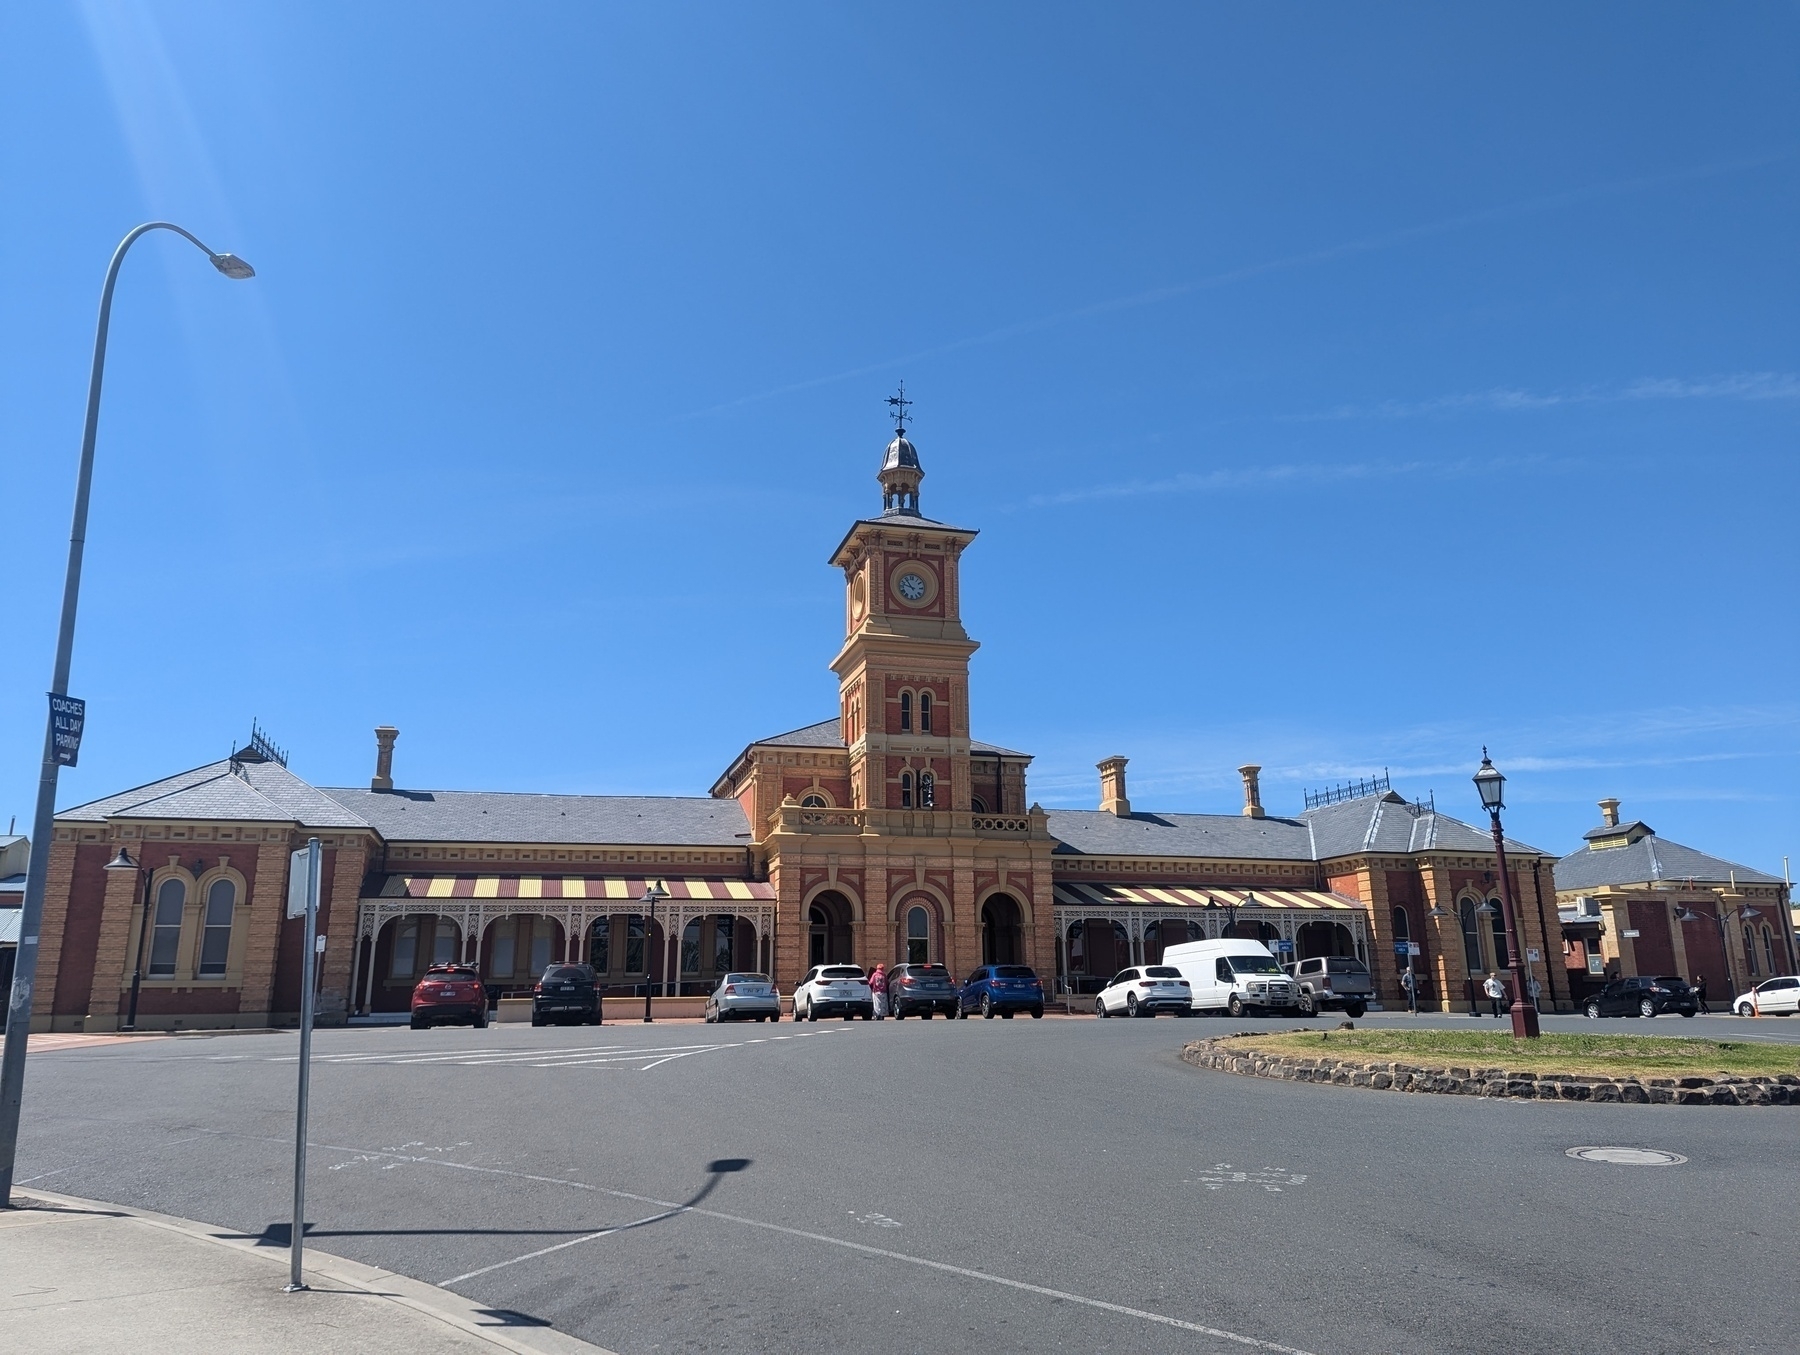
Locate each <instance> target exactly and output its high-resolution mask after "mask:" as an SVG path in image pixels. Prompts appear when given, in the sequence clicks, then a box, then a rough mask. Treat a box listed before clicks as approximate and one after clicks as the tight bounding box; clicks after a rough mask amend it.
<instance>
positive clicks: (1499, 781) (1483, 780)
mask: <svg viewBox="0 0 1800 1355" xmlns="http://www.w3.org/2000/svg"><path fill="white" fill-rule="evenodd" d="M1505 788H1506V778H1505V777H1504V776H1502V775H1501V774H1500V772H1499V769H1498V768H1496V767H1495V766H1494V763H1493V760H1492V759H1491V758H1489V757H1488V750H1487V749H1485V748H1483V749H1482V750H1481V770H1480V771H1478V772H1476V773H1475V790H1476V792H1477V793H1478V794H1479V795H1480V796H1481V807H1482V808H1483V809H1485V810H1487V812H1488V813H1489V814H1498V813H1499V812H1500V811H1501V810H1502V809H1505V808H1506V801H1505V800H1504V799H1502V798H1501V792H1502V791H1503V790H1505Z"/></svg>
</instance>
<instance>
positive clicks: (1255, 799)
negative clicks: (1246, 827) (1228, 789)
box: [1238, 762, 1263, 819]
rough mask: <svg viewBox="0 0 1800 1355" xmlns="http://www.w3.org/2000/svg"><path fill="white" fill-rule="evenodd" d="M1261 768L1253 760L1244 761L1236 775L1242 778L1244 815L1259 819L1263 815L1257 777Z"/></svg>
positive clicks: (1260, 790) (1259, 785)
mask: <svg viewBox="0 0 1800 1355" xmlns="http://www.w3.org/2000/svg"><path fill="white" fill-rule="evenodd" d="M1261 773H1262V768H1261V767H1259V766H1257V765H1256V764H1255V763H1254V762H1246V763H1245V764H1244V765H1243V766H1242V767H1239V768H1238V775H1239V776H1241V777H1243V778H1244V817H1245V818H1247V819H1260V818H1262V817H1263V807H1262V786H1261V784H1260V783H1259V782H1258V781H1257V777H1258V776H1259V775H1260V774H1261Z"/></svg>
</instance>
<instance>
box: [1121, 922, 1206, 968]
mask: <svg viewBox="0 0 1800 1355" xmlns="http://www.w3.org/2000/svg"><path fill="white" fill-rule="evenodd" d="M1205 939H1206V931H1205V929H1204V928H1202V927H1201V925H1200V924H1199V923H1198V922H1191V921H1187V920H1184V919H1182V918H1167V917H1166V918H1164V919H1163V920H1162V921H1160V922H1152V923H1151V924H1150V925H1149V926H1147V927H1145V928H1144V963H1145V964H1161V963H1162V954H1163V949H1164V948H1165V947H1167V946H1179V945H1183V944H1185V943H1186V942H1188V941H1204V940H1205ZM1124 967H1125V966H1124V965H1120V966H1119V969H1123V968H1124ZM1113 972H1114V973H1115V974H1116V973H1118V970H1114V971H1113Z"/></svg>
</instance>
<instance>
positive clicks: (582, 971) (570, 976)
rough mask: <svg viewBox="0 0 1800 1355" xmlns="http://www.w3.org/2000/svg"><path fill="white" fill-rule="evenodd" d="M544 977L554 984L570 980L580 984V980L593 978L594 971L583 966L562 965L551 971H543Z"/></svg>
mask: <svg viewBox="0 0 1800 1355" xmlns="http://www.w3.org/2000/svg"><path fill="white" fill-rule="evenodd" d="M544 977H545V978H547V979H549V980H551V981H552V982H554V983H567V982H569V981H571V980H574V981H575V982H580V981H581V980H582V979H591V978H593V977H594V971H593V970H591V969H589V968H588V967H587V966H586V965H584V964H563V965H556V966H555V967H553V968H551V969H546V970H545V971H544Z"/></svg>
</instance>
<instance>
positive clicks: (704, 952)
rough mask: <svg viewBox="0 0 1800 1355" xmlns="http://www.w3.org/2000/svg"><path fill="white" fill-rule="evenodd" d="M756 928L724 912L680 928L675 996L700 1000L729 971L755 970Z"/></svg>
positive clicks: (696, 920) (691, 920) (695, 919)
mask: <svg viewBox="0 0 1800 1355" xmlns="http://www.w3.org/2000/svg"><path fill="white" fill-rule="evenodd" d="M756 953H757V949H756V927H755V925H754V924H753V923H752V922H751V921H750V920H749V919H748V918H742V917H733V916H731V915H730V914H726V913H714V914H709V915H708V916H706V917H696V918H690V919H689V920H688V923H687V925H686V926H684V927H683V928H682V929H681V980H680V983H679V985H678V986H679V995H680V996H682V997H704V996H706V994H708V993H710V992H712V991H713V989H715V988H717V987H718V986H719V981H720V979H722V978H723V977H724V976H725V975H727V974H729V973H731V972H732V971H733V970H746V969H755V968H756Z"/></svg>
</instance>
